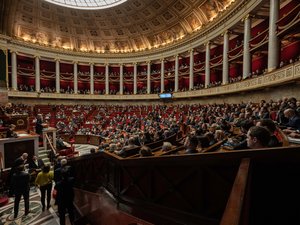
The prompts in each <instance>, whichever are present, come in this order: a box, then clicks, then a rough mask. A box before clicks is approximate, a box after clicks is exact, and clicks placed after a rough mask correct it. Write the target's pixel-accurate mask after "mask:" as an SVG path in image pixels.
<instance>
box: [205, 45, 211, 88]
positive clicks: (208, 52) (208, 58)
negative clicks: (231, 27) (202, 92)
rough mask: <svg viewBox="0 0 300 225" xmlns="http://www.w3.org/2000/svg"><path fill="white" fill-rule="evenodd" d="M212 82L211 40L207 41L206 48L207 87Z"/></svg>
mask: <svg viewBox="0 0 300 225" xmlns="http://www.w3.org/2000/svg"><path fill="white" fill-rule="evenodd" d="M209 84H210V42H207V43H206V50H205V87H206V88H207V87H208V85H209Z"/></svg>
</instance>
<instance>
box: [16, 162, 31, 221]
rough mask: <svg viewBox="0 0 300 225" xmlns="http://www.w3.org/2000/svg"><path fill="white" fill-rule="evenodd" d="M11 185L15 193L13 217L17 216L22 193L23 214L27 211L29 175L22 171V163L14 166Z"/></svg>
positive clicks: (26, 213)
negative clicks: (14, 170)
mask: <svg viewBox="0 0 300 225" xmlns="http://www.w3.org/2000/svg"><path fill="white" fill-rule="evenodd" d="M11 186H12V189H13V193H14V195H15V203H14V218H17V217H18V213H19V204H20V200H21V197H22V195H23V198H24V205H25V216H26V215H28V213H29V190H30V175H29V173H27V172H25V171H24V165H20V166H18V167H17V168H16V172H15V173H14V174H13V176H12V180H11Z"/></svg>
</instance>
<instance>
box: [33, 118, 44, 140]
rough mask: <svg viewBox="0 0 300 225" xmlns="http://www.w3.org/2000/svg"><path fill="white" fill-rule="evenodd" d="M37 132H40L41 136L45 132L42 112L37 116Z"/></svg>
mask: <svg viewBox="0 0 300 225" xmlns="http://www.w3.org/2000/svg"><path fill="white" fill-rule="evenodd" d="M35 133H37V134H39V135H40V136H41V135H42V134H43V116H42V114H38V115H37V117H36V123H35Z"/></svg>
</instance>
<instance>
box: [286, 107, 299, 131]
mask: <svg viewBox="0 0 300 225" xmlns="http://www.w3.org/2000/svg"><path fill="white" fill-rule="evenodd" d="M283 113H284V116H285V117H286V118H288V119H289V122H288V123H286V124H284V125H285V126H286V127H287V129H286V130H283V132H288V131H290V130H300V117H299V116H298V115H297V114H296V111H295V110H294V109H286V110H284V112H283Z"/></svg>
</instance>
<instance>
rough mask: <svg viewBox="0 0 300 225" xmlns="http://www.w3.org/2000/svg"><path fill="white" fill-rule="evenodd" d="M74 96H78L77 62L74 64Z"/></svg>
mask: <svg viewBox="0 0 300 225" xmlns="http://www.w3.org/2000/svg"><path fill="white" fill-rule="evenodd" d="M73 67H74V70H73V74H74V94H78V70H77V62H74V66H73Z"/></svg>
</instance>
